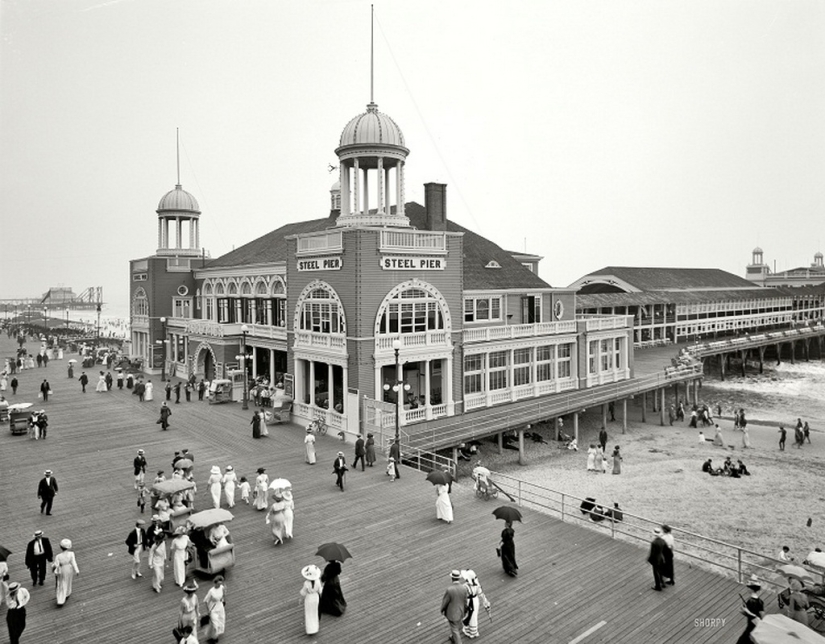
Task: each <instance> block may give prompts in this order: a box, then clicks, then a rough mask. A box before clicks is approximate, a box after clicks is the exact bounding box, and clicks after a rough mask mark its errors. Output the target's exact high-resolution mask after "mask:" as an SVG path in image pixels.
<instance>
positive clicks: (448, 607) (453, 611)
mask: <svg viewBox="0 0 825 644" xmlns="http://www.w3.org/2000/svg"><path fill="white" fill-rule="evenodd" d="M450 581H451V582H452V583H450V585H449V586H447V590H446V591H444V598H443V599H442V600H441V614H442V615H444V617H446V618H447V621H448V622H449V623H450V641H451V642H452V643H453V644H461V633H462V632H463V628H464V623H463V622H464V615H465V613H466V612H467V600H468V599H469V597H470V592H469V591H468V590H467V586H466V585H464V584H463V583H462V582H461V571H459V570H453V571H452V572H451V573H450Z"/></svg>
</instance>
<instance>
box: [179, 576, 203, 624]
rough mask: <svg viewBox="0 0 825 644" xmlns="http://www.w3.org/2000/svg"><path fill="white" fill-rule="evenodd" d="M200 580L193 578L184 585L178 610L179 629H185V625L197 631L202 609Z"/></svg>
mask: <svg viewBox="0 0 825 644" xmlns="http://www.w3.org/2000/svg"><path fill="white" fill-rule="evenodd" d="M197 591H198V582H196V581H194V580H192V581H191V582H189V583H188V584H186V585H185V586H184V587H183V597H181V599H180V609H179V612H178V629H179V630H183V627H184V626H191V627H192V628H193V629H194V630H195V631H197V630H198V625H199V624H200V619H201V611H200V604H199V602H198V596H197V595H196V594H195V593H196V592H197Z"/></svg>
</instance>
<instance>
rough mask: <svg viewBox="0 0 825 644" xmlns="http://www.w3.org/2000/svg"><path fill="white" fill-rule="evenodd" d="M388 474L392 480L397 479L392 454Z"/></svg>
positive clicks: (388, 464)
mask: <svg viewBox="0 0 825 644" xmlns="http://www.w3.org/2000/svg"><path fill="white" fill-rule="evenodd" d="M387 476H389V477H390V481H394V480H395V459H394V458H393V457H392V456H390V460H389V462H388V463H387Z"/></svg>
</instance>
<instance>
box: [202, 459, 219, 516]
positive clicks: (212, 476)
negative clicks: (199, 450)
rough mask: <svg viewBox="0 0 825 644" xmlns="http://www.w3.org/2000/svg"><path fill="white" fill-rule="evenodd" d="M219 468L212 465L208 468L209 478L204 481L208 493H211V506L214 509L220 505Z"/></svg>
mask: <svg viewBox="0 0 825 644" xmlns="http://www.w3.org/2000/svg"><path fill="white" fill-rule="evenodd" d="M222 480H223V477H222V476H221V468H220V467H218V466H217V465H213V466H212V469H211V470H209V480H208V481H207V482H206V487H208V488H209V494H211V495H212V507H214V508H215V509H216V510H217V509H218V508H219V507H221V481H222Z"/></svg>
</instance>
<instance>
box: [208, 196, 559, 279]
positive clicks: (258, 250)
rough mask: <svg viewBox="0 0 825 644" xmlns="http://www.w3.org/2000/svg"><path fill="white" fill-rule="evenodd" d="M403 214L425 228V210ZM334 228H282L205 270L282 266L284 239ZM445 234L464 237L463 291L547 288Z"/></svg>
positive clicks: (498, 254)
mask: <svg viewBox="0 0 825 644" xmlns="http://www.w3.org/2000/svg"><path fill="white" fill-rule="evenodd" d="M404 214H405V215H406V216H407V217H409V220H410V225H411V226H414V227H416V228H418V229H419V230H424V229H426V228H427V210H426V208H424V207H423V206H422V205H421V204H418V203H416V202H414V201H412V202H410V203H408V204H406V206H405V213H404ZM334 225H335V221H334V220H333V219H331V218H329V217H324V218H323V219H312V220H310V221H300V222H296V223H292V224H285V225H284V226H281V227H280V228H277V229H275V230H273V231H272V232H269V233H267V234H266V235H263V236H262V237H258V238H257V239H255V240H253V241H251V242H249V243H248V244H244V245H243V246H241V247H239V248H236V249H235V250H232V251H230V252H228V253H226V254H225V255H221V256H220V257H218V258H216V259H214V260H212V261H211V262H208V263H207V264H206V266H205V268H206V269H210V268H229V267H240V266H246V265H249V264H267V263H274V262H283V261H285V260H286V257H287V243H286V237H288V236H289V235H299V234H302V233H312V232H318V231H321V230H326V229H327V228H332V227H333V226H334ZM343 230H346V229H343ZM447 231H448V232H456V233H464V257H463V261H464V289H465V290H504V289H520V288H523V289H534V288H550V285H549V284H548V283H547V282H545V281H544V280H543V279H541V278H540V277H539V276H538V275H536V274H535V273H533V272H532V271H530V270H529V269H527V268H525V267H524V266H522V265H521V263H520V262H519V261H518V260H516V259H515V258H514V257H513V256H512V255H511V254H510V253H509V252H507V251H506V250H504V249H503V248H501V247H500V246H498V245H496V244H494V243H493V242H491V241H490V240H489V239H486V238H484V237H482V236H481V235H477V234H476V233H474V232H472V231H471V230H467V229H466V228H464V227H463V226H459V225H458V224H456V223H453V222H451V221H449V220H448V221H447ZM491 261H494V262H496V263H498V264H499V266H500V267H501V268H485V266H487V265H488V264H490V262H491Z"/></svg>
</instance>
